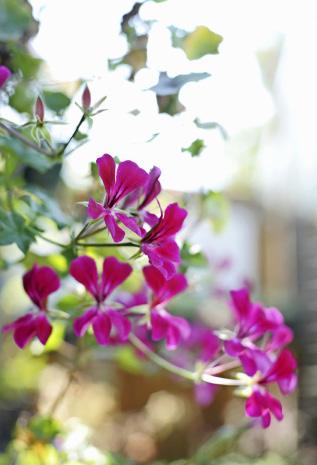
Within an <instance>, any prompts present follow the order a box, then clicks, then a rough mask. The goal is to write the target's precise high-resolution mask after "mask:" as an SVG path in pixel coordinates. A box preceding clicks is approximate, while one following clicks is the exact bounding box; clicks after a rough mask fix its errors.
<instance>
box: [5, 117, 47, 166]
mask: <svg viewBox="0 0 317 465" xmlns="http://www.w3.org/2000/svg"><path fill="white" fill-rule="evenodd" d="M0 128H2V129H4V130H5V131H6V132H7V133H8V134H10V135H11V136H13V137H15V138H16V139H19V140H20V141H21V142H23V144H24V145H27V146H28V147H31V148H32V149H34V150H36V151H37V152H39V153H42V154H43V155H45V156H46V157H50V158H52V157H53V156H54V153H53V152H48V151H47V150H45V149H44V148H42V147H40V146H38V145H37V144H34V143H33V142H32V141H31V140H30V139H28V138H27V137H25V136H24V135H23V134H21V133H20V132H19V131H17V130H16V129H14V128H12V127H10V126H7V125H6V124H4V123H2V121H0Z"/></svg>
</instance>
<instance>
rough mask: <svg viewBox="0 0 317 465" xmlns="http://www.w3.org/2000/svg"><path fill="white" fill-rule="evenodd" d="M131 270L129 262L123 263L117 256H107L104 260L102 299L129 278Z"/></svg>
mask: <svg viewBox="0 0 317 465" xmlns="http://www.w3.org/2000/svg"><path fill="white" fill-rule="evenodd" d="M131 272H132V267H131V266H130V265H129V264H128V263H122V262H120V261H119V260H117V259H116V258H115V257H107V258H106V259H105V260H104V262H103V271H102V277H101V292H102V299H103V300H104V299H105V298H106V297H108V296H109V294H111V292H112V291H113V290H114V289H115V288H116V287H118V286H119V285H120V284H121V283H123V282H124V281H125V280H126V279H127V277H128V276H129V275H130V274H131Z"/></svg>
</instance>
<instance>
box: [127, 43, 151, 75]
mask: <svg viewBox="0 0 317 465" xmlns="http://www.w3.org/2000/svg"><path fill="white" fill-rule="evenodd" d="M146 58H147V53H146V49H145V48H135V49H132V50H130V51H129V53H127V55H125V57H124V58H123V60H122V63H125V64H127V65H130V66H131V67H132V69H133V72H134V73H136V72H137V71H139V70H140V69H142V68H144V67H145V64H146Z"/></svg>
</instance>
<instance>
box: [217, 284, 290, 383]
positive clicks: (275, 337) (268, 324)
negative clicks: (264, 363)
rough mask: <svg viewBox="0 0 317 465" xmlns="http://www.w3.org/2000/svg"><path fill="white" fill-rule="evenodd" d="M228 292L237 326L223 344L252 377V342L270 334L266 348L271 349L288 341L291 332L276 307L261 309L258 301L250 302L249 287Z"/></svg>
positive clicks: (228, 352) (253, 348)
mask: <svg viewBox="0 0 317 465" xmlns="http://www.w3.org/2000/svg"><path fill="white" fill-rule="evenodd" d="M230 294H231V298H232V310H233V313H234V315H235V320H236V322H237V326H236V329H235V336H234V337H233V338H232V339H230V340H227V341H225V342H224V347H225V350H226V352H227V354H228V355H230V356H232V357H239V358H240V360H241V363H242V364H243V366H244V369H245V371H246V373H247V374H248V375H250V376H252V375H253V374H254V373H255V372H256V369H257V368H256V363H255V361H254V357H253V354H252V350H254V351H257V350H258V349H257V347H256V346H255V344H254V342H255V341H257V340H258V339H259V338H261V337H262V336H263V335H264V334H267V333H269V334H270V338H269V339H268V340H267V342H266V345H265V350H266V351H272V350H276V349H280V348H281V347H283V346H284V345H286V344H288V343H289V342H291V341H292V339H293V333H292V330H291V329H290V328H288V326H286V325H285V324H284V318H283V315H282V314H281V312H280V311H279V310H277V309H276V308H264V307H263V306H262V305H261V304H258V303H253V302H251V300H250V295H249V291H248V289H246V288H243V289H240V290H238V291H231V293H230Z"/></svg>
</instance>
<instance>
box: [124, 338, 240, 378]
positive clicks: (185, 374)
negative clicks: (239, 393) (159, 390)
mask: <svg viewBox="0 0 317 465" xmlns="http://www.w3.org/2000/svg"><path fill="white" fill-rule="evenodd" d="M129 341H130V342H131V344H132V345H134V347H136V348H137V349H139V350H140V351H141V352H143V353H144V355H146V356H147V357H148V359H150V360H151V361H152V362H153V363H155V364H156V365H158V366H160V367H161V368H164V369H165V370H167V371H169V372H171V373H174V374H175V375H178V376H181V377H182V378H186V379H189V380H191V381H195V382H199V381H205V382H206V383H211V384H217V385H220V386H241V385H243V384H244V382H243V381H240V380H238V379H229V378H220V377H218V376H212V375H208V374H206V373H203V374H202V375H199V373H196V372H193V371H189V370H186V369H185V368H181V367H178V366H176V365H174V364H173V363H170V362H169V361H168V360H165V358H162V357H160V355H157V354H156V353H155V352H153V351H152V350H151V349H149V348H148V347H147V346H146V345H145V344H144V343H143V342H142V341H141V340H140V339H139V338H137V337H136V336H135V335H134V334H130V336H129Z"/></svg>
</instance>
